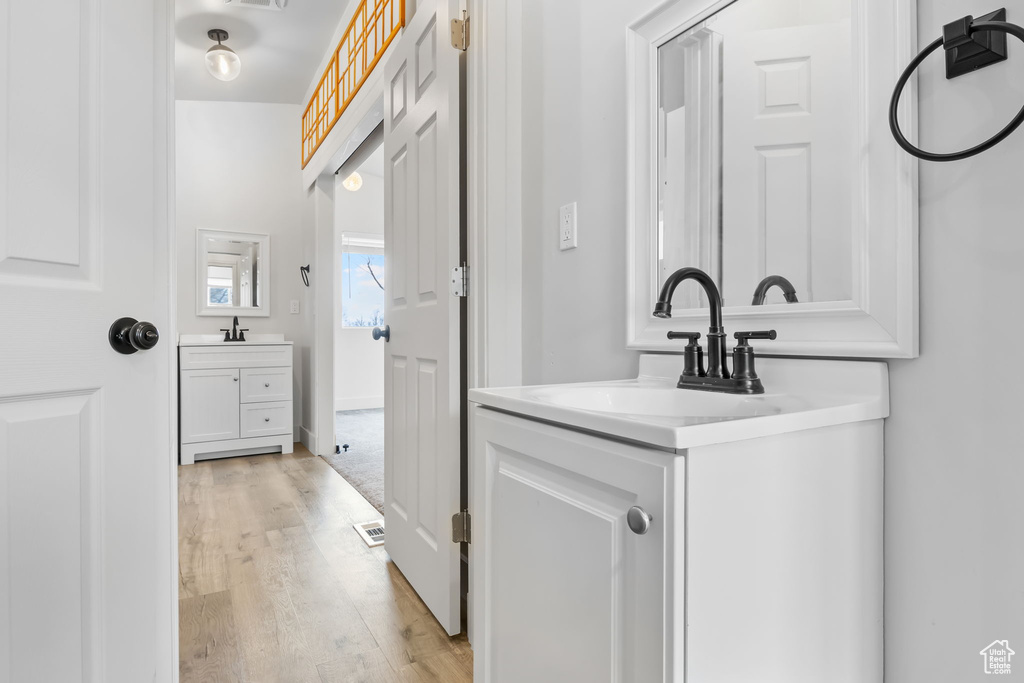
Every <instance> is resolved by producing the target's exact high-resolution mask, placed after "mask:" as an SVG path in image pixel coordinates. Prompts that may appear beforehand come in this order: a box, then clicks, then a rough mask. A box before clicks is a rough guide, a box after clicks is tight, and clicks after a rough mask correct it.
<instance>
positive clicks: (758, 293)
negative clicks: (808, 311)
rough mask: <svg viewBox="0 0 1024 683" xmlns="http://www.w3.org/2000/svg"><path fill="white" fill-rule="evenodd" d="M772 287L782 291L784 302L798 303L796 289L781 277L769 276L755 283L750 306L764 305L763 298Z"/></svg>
mask: <svg viewBox="0 0 1024 683" xmlns="http://www.w3.org/2000/svg"><path fill="white" fill-rule="evenodd" d="M772 287H778V288H779V289H781V290H782V295H783V296H784V297H786V302H787V303H791V304H798V303H800V301H799V300H798V299H797V298H796V288H795V287H794V286H793V283H792V282H790V281H789V280H787V279H786V278H784V277H782V276H781V275H769V276H768V277H766V278H765V279H763V280H761V281H760V282H758V283H757V288H756V289H755V290H754V300H753V301H751V302H750V305H751V306H761V305H763V304H764V298H765V297H766V296H767V295H768V290H769V289H771V288H772Z"/></svg>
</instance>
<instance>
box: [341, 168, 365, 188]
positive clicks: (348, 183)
mask: <svg viewBox="0 0 1024 683" xmlns="http://www.w3.org/2000/svg"><path fill="white" fill-rule="evenodd" d="M341 186H342V187H344V188H345V189H346V190H348V191H349V192H355V191H356V190H358V189H359V188H360V187H362V186H363V176H361V175H359V173H358V172H353V173H352V175H350V176H349V177H348V178H345V179H344V180H342V181H341Z"/></svg>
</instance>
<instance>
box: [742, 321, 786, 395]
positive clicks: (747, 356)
mask: <svg viewBox="0 0 1024 683" xmlns="http://www.w3.org/2000/svg"><path fill="white" fill-rule="evenodd" d="M733 336H734V337H736V339H737V340H738V341H739V344H737V345H736V347H735V348H733V350H732V377H733V379H735V380H748V381H754V380H756V379H757V372H755V371H754V349H753V348H751V346H750V344H748V343H747V340H749V339H775V337H776V334H775V330H765V331H763V332H737V333H736V334H734V335H733ZM758 393H760V392H758Z"/></svg>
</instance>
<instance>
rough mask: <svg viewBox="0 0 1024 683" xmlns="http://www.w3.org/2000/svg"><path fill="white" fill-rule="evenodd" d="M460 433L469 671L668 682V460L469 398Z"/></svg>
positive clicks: (679, 476) (678, 500) (499, 677)
mask: <svg viewBox="0 0 1024 683" xmlns="http://www.w3.org/2000/svg"><path fill="white" fill-rule="evenodd" d="M470 429H471V432H472V434H471V439H472V443H473V444H474V452H475V453H476V454H477V458H476V459H475V460H474V461H473V462H472V463H471V469H472V475H471V476H472V477H473V490H474V498H473V501H472V515H473V539H472V541H473V542H472V544H471V549H472V550H473V551H474V559H473V560H471V562H470V568H471V572H472V573H473V578H472V583H471V586H470V593H471V595H472V596H473V600H474V622H473V625H472V633H473V638H474V641H473V647H474V650H475V652H476V653H477V654H476V662H477V664H476V666H477V673H476V678H475V680H479V681H492V682H498V681H500V682H502V683H513V682H521V681H532V682H534V683H541V682H542V681H552V682H554V681H559V682H563V683H569V682H572V681H580V682H581V683H582V682H586V683H598V682H600V681H622V682H636V683H640V682H642V681H662V680H673V679H671V678H667V677H666V676H665V666H673V664H672V656H673V652H672V646H671V644H672V643H673V642H675V641H678V642H680V643H681V642H682V631H681V623H679V622H676V621H675V620H674V619H675V617H676V616H681V614H682V612H681V611H680V610H673V609H672V605H673V604H675V603H677V602H678V603H679V604H681V600H682V593H681V592H679V593H677V592H676V591H675V588H674V586H673V585H672V584H671V583H670V582H668V581H666V578H667V577H668V576H670V575H673V574H675V575H680V574H681V572H682V570H683V566H682V564H681V562H679V560H680V559H681V554H680V553H679V552H678V551H679V550H680V549H679V548H676V546H675V544H674V542H673V538H674V535H675V533H674V529H675V527H676V525H678V524H680V523H681V522H682V515H683V509H684V506H683V475H684V468H683V467H682V466H681V462H680V461H679V460H678V459H677V458H674V457H671V456H669V455H667V454H665V453H660V452H658V451H654V450H650V449H645V448H638V447H636V446H631V445H628V444H622V443H615V442H612V441H608V440H605V439H599V438H596V437H593V436H590V435H586V434H580V433H577V432H573V431H569V430H566V429H559V428H557V427H552V426H550V425H546V424H542V423H539V422H532V421H529V420H525V419H522V418H519V417H515V416H511V415H506V414H503V413H499V412H495V411H491V410H487V409H486V408H481V407H479V406H475V407H474V408H473V411H472V415H471V422H470ZM633 506H639V507H641V508H642V509H643V510H644V511H645V512H646V513H647V514H648V515H650V516H651V517H652V522H651V525H650V530H649V531H648V532H647V533H645V534H644V535H638V534H636V533H633V532H632V531H631V530H630V529H629V527H628V526H627V523H626V515H627V512H628V511H629V509H630V508H631V507H633ZM478 551H482V553H483V555H484V556H483V557H481V556H480V553H479V552H478ZM679 585H680V586H681V584H679ZM481 655H482V656H481ZM680 671H681V669H680ZM678 680H682V679H681V678H680V679H678Z"/></svg>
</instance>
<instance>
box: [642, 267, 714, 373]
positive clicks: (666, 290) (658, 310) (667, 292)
mask: <svg viewBox="0 0 1024 683" xmlns="http://www.w3.org/2000/svg"><path fill="white" fill-rule="evenodd" d="M686 280H693V281H695V282H696V283H697V284H698V285H700V286H701V287H702V288H703V289H704V293H705V294H706V295H707V297H708V305H709V306H710V308H711V326H710V327H709V328H708V369H707V376H708V377H712V378H721V379H728V378H729V369H728V368H727V367H726V364H725V330H724V329H723V327H722V294H721V292H719V291H718V285H716V284H715V281H714V280H712V279H711V276H710V275H708V274H707V273H705V272H704V271H703V270H701V269H700V268H693V267H688V268H680V269H679V270H677V271H676V272H674V273H672V274H671V275H669V276H668V279H666V280H665V284H664V285H662V287H661V294H660V295H659V296H658V303H656V304H655V305H654V316H655V317H657V318H671V317H672V295H673V294H675V291H676V287H678V286H679V285H680V284H681V283H682V282H684V281H686Z"/></svg>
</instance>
